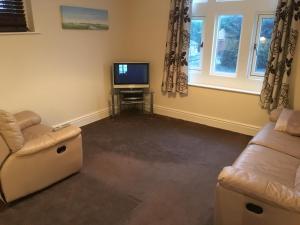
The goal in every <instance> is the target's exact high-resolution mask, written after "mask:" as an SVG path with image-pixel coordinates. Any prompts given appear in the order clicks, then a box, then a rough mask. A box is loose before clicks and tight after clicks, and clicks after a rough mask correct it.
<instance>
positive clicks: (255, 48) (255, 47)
mask: <svg viewBox="0 0 300 225" xmlns="http://www.w3.org/2000/svg"><path fill="white" fill-rule="evenodd" d="M253 50H254V51H257V44H256V43H255V44H254V46H253Z"/></svg>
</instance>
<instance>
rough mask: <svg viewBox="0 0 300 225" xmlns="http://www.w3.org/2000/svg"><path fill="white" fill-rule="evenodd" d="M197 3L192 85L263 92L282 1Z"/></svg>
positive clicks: (203, 0)
mask: <svg viewBox="0 0 300 225" xmlns="http://www.w3.org/2000/svg"><path fill="white" fill-rule="evenodd" d="M193 3H194V7H193V12H192V23H191V43H190V58H189V84H190V85H195V86H204V87H211V88H218V89H225V90H239V91H242V92H246V93H255V94H259V93H260V91H261V87H262V80H263V79H262V77H263V76H264V73H265V70H266V64H267V59H268V53H269V47H270V41H271V36H272V30H273V24H274V19H273V16H272V15H273V14H274V12H275V11H276V6H277V3H278V0H194V1H193ZM258 15H259V16H258ZM203 43H204V44H203ZM254 44H255V45H254ZM254 46H255V50H254Z"/></svg>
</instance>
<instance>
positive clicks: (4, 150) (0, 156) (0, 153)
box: [0, 135, 10, 166]
mask: <svg viewBox="0 0 300 225" xmlns="http://www.w3.org/2000/svg"><path fill="white" fill-rule="evenodd" d="M9 154H10V150H9V148H8V146H7V144H6V142H5V141H4V139H3V138H2V136H1V135H0V166H1V165H2V163H3V162H4V161H5V159H6V158H7V156H8V155H9Z"/></svg>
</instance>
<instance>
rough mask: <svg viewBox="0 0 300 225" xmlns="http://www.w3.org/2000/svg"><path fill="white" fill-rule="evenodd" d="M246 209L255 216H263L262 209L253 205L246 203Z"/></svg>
mask: <svg viewBox="0 0 300 225" xmlns="http://www.w3.org/2000/svg"><path fill="white" fill-rule="evenodd" d="M246 209H247V210H248V211H250V212H253V213H255V214H263V212H264V209H263V208H262V207H260V206H258V205H255V204H253V203H247V204H246Z"/></svg>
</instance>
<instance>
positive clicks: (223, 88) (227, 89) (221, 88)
mask: <svg viewBox="0 0 300 225" xmlns="http://www.w3.org/2000/svg"><path fill="white" fill-rule="evenodd" d="M189 86H192V87H200V88H207V89H214V90H220V91H228V92H235V93H241V94H248V95H255V96H259V95H260V93H259V92H257V91H248V90H243V89H235V88H227V87H222V86H215V85H206V84H196V83H189Z"/></svg>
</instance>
